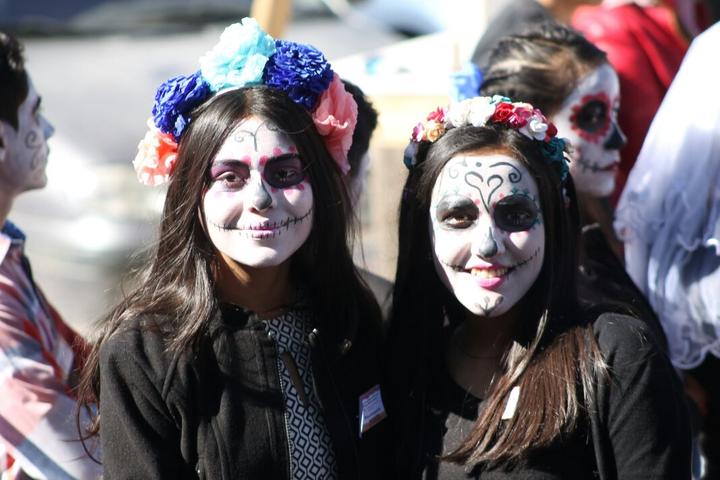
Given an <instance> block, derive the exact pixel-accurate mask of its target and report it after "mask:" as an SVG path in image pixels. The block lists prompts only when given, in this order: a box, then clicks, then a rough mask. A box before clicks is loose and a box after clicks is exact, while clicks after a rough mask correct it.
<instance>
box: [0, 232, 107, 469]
mask: <svg viewBox="0 0 720 480" xmlns="http://www.w3.org/2000/svg"><path fill="white" fill-rule="evenodd" d="M24 244H25V235H24V234H23V233H22V232H21V231H20V230H19V229H18V228H17V227H16V226H15V225H13V224H12V223H10V222H5V224H4V226H3V229H2V232H0V392H2V394H1V395H0V477H1V478H2V480H10V479H16V478H27V476H28V475H29V476H31V477H33V478H49V479H53V480H64V479H73V478H80V479H88V478H99V477H100V474H101V468H100V466H99V465H97V464H96V463H95V462H93V461H92V460H90V459H89V458H88V457H87V456H86V455H85V453H84V451H83V448H82V445H81V444H80V442H78V441H77V438H78V433H77V429H76V427H75V401H74V400H73V399H72V398H71V395H70V381H69V377H70V374H71V373H72V372H73V371H74V370H75V369H76V367H77V366H78V365H77V362H78V360H79V359H80V358H81V357H80V355H81V353H82V351H83V349H84V346H85V343H84V341H83V340H82V338H81V337H79V336H78V335H77V334H76V333H75V332H74V331H72V330H71V329H70V328H69V327H68V326H67V325H66V324H65V323H64V322H63V320H62V319H61V318H60V316H59V315H58V313H57V312H56V311H55V310H54V309H53V308H52V307H51V306H50V304H49V303H48V302H47V300H46V299H45V297H44V296H43V294H42V292H41V291H40V289H39V288H38V287H37V286H36V285H35V283H34V282H33V279H32V273H31V271H30V263H29V262H28V260H27V257H25V255H24V253H23V248H24Z"/></svg>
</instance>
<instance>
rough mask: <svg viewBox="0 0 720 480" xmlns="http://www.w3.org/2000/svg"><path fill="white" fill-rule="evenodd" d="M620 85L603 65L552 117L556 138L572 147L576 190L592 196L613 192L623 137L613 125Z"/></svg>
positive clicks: (572, 167) (592, 73)
mask: <svg viewBox="0 0 720 480" xmlns="http://www.w3.org/2000/svg"><path fill="white" fill-rule="evenodd" d="M619 104H620V84H619V81H618V76H617V73H615V70H614V69H613V68H612V67H611V66H610V65H609V64H607V63H606V64H603V65H601V66H600V67H598V68H596V69H595V70H593V71H592V72H590V74H588V75H587V76H586V77H584V78H583V79H582V80H581V81H580V83H578V86H577V87H576V88H575V90H574V91H573V92H572V93H571V94H570V96H569V97H568V98H567V99H566V100H565V102H564V103H563V105H562V107H561V108H560V110H559V111H558V113H557V114H556V115H555V117H554V118H553V122H554V123H555V126H556V127H557V128H558V132H559V135H560V136H561V137H566V138H568V139H569V140H570V143H571V144H572V147H573V153H572V154H571V159H572V161H571V162H570V174H571V175H572V176H573V181H574V182H575V186H576V188H577V190H578V191H580V192H584V193H588V194H590V195H592V196H596V197H604V196H607V195H610V194H611V193H612V191H613V190H614V189H615V173H616V170H617V166H618V164H619V162H620V152H619V150H620V148H622V147H623V146H624V145H625V137H624V135H623V133H622V131H621V130H620V127H619V126H618V123H617V109H618V107H619Z"/></svg>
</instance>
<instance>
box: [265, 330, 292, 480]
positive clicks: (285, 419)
mask: <svg viewBox="0 0 720 480" xmlns="http://www.w3.org/2000/svg"><path fill="white" fill-rule="evenodd" d="M267 336H268V339H269V340H270V341H271V342H272V344H273V349H274V350H275V375H276V376H277V379H278V381H279V383H280V391H281V392H282V394H283V400H285V395H287V393H286V392H285V388H286V387H285V382H283V378H282V375H281V373H280V369H281V368H282V366H281V365H280V362H281V361H282V360H280V352H279V351H278V347H277V342H275V335H274V334H273V333H272V332H271V331H270V330H268V333H267ZM282 418H283V427H284V428H285V440H286V444H287V454H288V467H287V473H288V479H289V480H292V479H293V466H292V462H293V456H292V442H291V441H290V429H289V427H288V413H287V403H286V404H285V405H283V415H282Z"/></svg>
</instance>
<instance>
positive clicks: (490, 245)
mask: <svg viewBox="0 0 720 480" xmlns="http://www.w3.org/2000/svg"><path fill="white" fill-rule="evenodd" d="M499 251H500V246H499V243H498V241H497V240H496V239H495V234H494V233H493V229H492V227H487V230H483V231H481V232H480V233H479V235H478V237H477V238H476V239H475V242H473V246H472V253H473V254H475V255H477V256H479V257H481V258H492V257H494V256H495V255H497V254H498V252H499Z"/></svg>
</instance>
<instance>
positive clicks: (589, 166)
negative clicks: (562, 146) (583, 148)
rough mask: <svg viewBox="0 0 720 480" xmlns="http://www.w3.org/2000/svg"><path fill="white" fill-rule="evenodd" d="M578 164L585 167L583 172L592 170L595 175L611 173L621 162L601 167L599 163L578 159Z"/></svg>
mask: <svg viewBox="0 0 720 480" xmlns="http://www.w3.org/2000/svg"><path fill="white" fill-rule="evenodd" d="M577 162H578V163H579V164H580V165H581V166H582V167H583V170H590V171H592V172H593V173H597V172H611V171H612V170H613V169H614V168H615V167H617V166H618V164H619V162H612V163H610V164H608V165H606V166H604V167H601V166H600V165H598V164H597V162H595V163H590V162H588V161H587V160H584V159H583V158H578V159H577Z"/></svg>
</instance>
